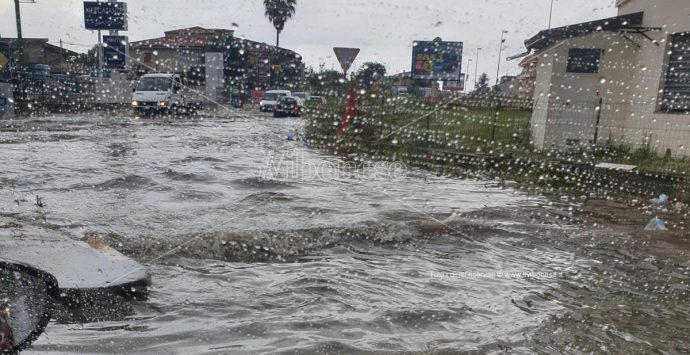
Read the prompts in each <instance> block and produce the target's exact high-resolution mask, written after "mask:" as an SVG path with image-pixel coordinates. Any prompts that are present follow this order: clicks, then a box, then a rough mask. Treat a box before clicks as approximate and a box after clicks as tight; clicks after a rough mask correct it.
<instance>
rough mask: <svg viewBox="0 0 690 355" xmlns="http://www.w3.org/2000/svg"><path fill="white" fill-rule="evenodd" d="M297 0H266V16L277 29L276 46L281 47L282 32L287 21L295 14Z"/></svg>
mask: <svg viewBox="0 0 690 355" xmlns="http://www.w3.org/2000/svg"><path fill="white" fill-rule="evenodd" d="M295 5H297V0H264V8H265V9H266V13H265V14H266V17H268V20H269V21H271V23H272V24H273V27H275V29H276V47H280V33H281V32H283V28H285V22H287V21H288V20H289V19H291V18H292V16H293V15H294V14H295Z"/></svg>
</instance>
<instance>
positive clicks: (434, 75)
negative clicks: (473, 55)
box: [412, 41, 463, 81]
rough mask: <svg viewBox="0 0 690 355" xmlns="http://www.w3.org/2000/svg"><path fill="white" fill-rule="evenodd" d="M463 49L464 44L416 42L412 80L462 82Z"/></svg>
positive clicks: (413, 47)
mask: <svg viewBox="0 0 690 355" xmlns="http://www.w3.org/2000/svg"><path fill="white" fill-rule="evenodd" d="M462 49H463V43H462V42H444V41H415V42H414V44H413V46H412V79H413V80H451V81H460V76H461V71H462V65H461V63H462Z"/></svg>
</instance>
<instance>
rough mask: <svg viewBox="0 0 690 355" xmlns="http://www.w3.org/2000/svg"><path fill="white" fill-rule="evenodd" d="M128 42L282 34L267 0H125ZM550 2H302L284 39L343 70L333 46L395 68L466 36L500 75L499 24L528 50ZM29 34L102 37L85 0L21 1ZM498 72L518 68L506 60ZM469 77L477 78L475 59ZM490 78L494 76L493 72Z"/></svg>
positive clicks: (603, 12)
mask: <svg viewBox="0 0 690 355" xmlns="http://www.w3.org/2000/svg"><path fill="white" fill-rule="evenodd" d="M126 2H127V3H128V5H127V6H128V11H129V31H128V32H127V33H126V35H128V36H129V37H130V40H131V41H135V40H141V39H147V38H153V37H159V36H162V35H163V32H164V31H166V30H170V29H176V28H183V27H189V26H202V27H209V28H232V24H233V23H236V24H238V25H239V26H238V27H237V28H235V29H236V34H237V35H238V36H240V37H244V38H248V39H252V40H256V41H260V42H267V43H273V44H275V32H274V30H273V27H272V26H271V24H270V23H269V22H268V20H266V18H265V17H264V13H263V1H262V0H193V1H192V0H127V1H126ZM549 3H550V0H517V1H516V0H424V1H420V0H378V1H371V0H297V13H296V16H295V17H294V18H293V19H292V20H291V21H290V22H288V23H287V25H286V26H285V30H284V31H283V34H282V36H281V46H282V47H286V48H290V49H292V50H295V51H297V52H298V53H300V54H302V55H303V56H304V58H305V61H306V63H307V65H312V66H314V67H317V66H318V65H319V63H326V67H327V68H331V67H334V68H338V66H337V62H336V60H335V57H334V55H333V53H332V47H334V46H340V47H360V48H362V52H361V53H360V56H359V58H358V60H357V62H355V64H354V65H355V66H359V65H360V64H361V63H363V62H365V61H378V62H382V63H384V64H386V66H387V68H388V70H389V72H390V73H395V72H400V71H403V70H408V71H409V70H410V66H411V51H412V42H413V41H414V40H431V39H433V38H434V37H436V36H440V37H441V38H443V39H444V40H448V41H462V42H465V55H464V60H463V72H466V70H465V68H464V67H465V66H466V64H467V59H468V58H470V57H471V58H473V60H474V58H475V53H476V48H477V47H482V48H483V50H482V52H481V54H480V60H479V71H480V72H487V73H489V76H490V77H492V78H494V77H495V76H496V65H497V59H498V57H497V55H498V47H499V40H500V34H501V30H503V29H505V30H508V31H510V32H509V33H508V34H507V36H506V38H507V41H506V47H507V48H506V51H505V52H504V57H505V54H508V55H510V54H516V53H519V52H521V49H522V48H523V43H524V40H525V39H526V38H528V37H531V36H532V35H534V34H536V33H537V32H538V31H539V30H542V29H546V28H547V26H548V16H549ZM613 3H614V0H555V5H554V16H553V25H554V27H555V26H562V25H567V24H571V23H577V22H584V21H589V20H594V19H598V18H604V17H610V16H615V15H616V9H615V6H614V4H613ZM21 7H22V17H23V31H24V36H26V37H43V38H49V39H50V41H51V42H52V43H58V41H59V40H60V39H62V40H63V41H65V42H69V43H75V44H79V45H67V46H66V47H68V48H70V49H73V50H77V51H81V52H83V51H85V49H86V48H88V47H90V46H92V45H93V44H94V43H96V41H97V36H96V33H95V32H92V31H87V30H85V29H84V21H83V5H82V1H80V0H36V4H22V5H21ZM0 35H2V36H7V37H15V36H16V30H15V26H14V5H13V1H12V0H0ZM502 66H503V69H501V75H505V73H506V69H508V71H509V73H510V74H516V73H517V71H518V68H517V63H515V62H509V63H506V62H503V63H502ZM470 74H471V75H472V76H474V63H473V64H472V65H471V70H470ZM492 80H493V79H492Z"/></svg>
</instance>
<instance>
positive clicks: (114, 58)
mask: <svg viewBox="0 0 690 355" xmlns="http://www.w3.org/2000/svg"><path fill="white" fill-rule="evenodd" d="M127 47H128V46H127V37H125V36H103V67H104V68H105V69H122V70H124V69H125V67H126V66H127V52H128V51H127Z"/></svg>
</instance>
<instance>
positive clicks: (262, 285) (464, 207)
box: [0, 114, 690, 354]
mask: <svg viewBox="0 0 690 355" xmlns="http://www.w3.org/2000/svg"><path fill="white" fill-rule="evenodd" d="M303 126H304V121H302V120H300V119H272V118H268V117H267V116H256V117H252V116H241V115H238V116H228V117H224V118H213V117H201V118H197V119H188V118H187V119H167V120H166V119H148V120H133V119H131V118H130V117H127V116H124V115H106V114H83V115H77V116H70V115H63V116H52V117H45V118H40V119H27V120H22V121H4V122H1V123H0V127H1V128H0V149H1V154H2V165H3V169H1V170H0V186H1V188H0V201H1V205H0V217H2V219H3V221H4V222H3V225H4V227H3V229H4V230H5V232H6V233H5V232H3V235H4V236H5V237H13V238H14V237H16V238H20V237H21V234H22V233H23V229H25V228H27V226H31V227H32V228H33V229H32V230H35V228H40V229H41V230H42V231H44V233H45V234H46V236H49V237H54V238H82V237H83V236H84V235H90V236H94V235H95V236H98V238H103V241H104V242H107V243H108V244H110V245H111V246H113V247H114V248H116V249H118V250H120V251H122V252H123V253H125V254H126V255H129V256H131V257H133V258H135V259H137V260H139V261H141V262H144V263H147V264H149V265H150V267H151V273H152V279H153V285H152V287H151V290H150V297H149V299H148V300H132V301H122V304H123V305H124V306H123V307H122V308H121V309H120V308H117V307H115V308H113V309H111V308H109V309H101V310H98V309H96V310H91V311H92V314H91V318H92V319H91V320H87V321H83V320H82V321H79V322H77V321H69V320H64V319H62V320H60V321H54V322H52V323H51V324H50V325H49V326H48V328H47V330H46V332H45V333H44V334H43V335H42V336H41V338H40V339H39V340H38V341H37V342H36V343H35V344H34V346H33V348H32V349H31V351H28V352H27V353H37V354H38V353H40V354H62V353H64V354H68V353H69V354H71V353H185V354H189V353H209V354H218V353H275V352H279V353H281V352H282V353H309V352H320V353H324V352H328V353H380V352H410V353H429V352H447V353H458V352H460V353H462V352H468V353H471V352H478V353H503V352H507V353H525V354H527V353H535V352H536V353H545V354H546V353H572V354H579V353H654V352H658V353H666V354H679V353H687V352H690V339H689V337H690V316H689V311H690V310H689V307H690V303H689V302H688V301H689V300H688V287H689V285H688V283H689V281H690V280H689V277H690V276H689V274H688V272H689V270H690V263H689V262H688V258H687V253H686V251H687V250H688V242H687V238H686V236H685V234H684V233H683V232H682V228H683V224H682V219H679V220H678V221H676V222H674V223H673V226H672V227H673V229H674V230H676V231H677V232H670V233H661V234H650V233H645V232H642V231H641V230H642V229H643V228H644V226H645V224H646V222H647V221H648V220H649V218H650V216H649V215H648V214H644V213H643V212H641V211H639V210H637V209H635V208H630V207H628V206H623V205H617V204H615V203H613V202H611V201H597V200H587V199H582V198H578V197H574V198H558V199H553V198H545V197H539V196H534V195H530V194H527V193H524V192H521V191H517V190H512V189H509V188H502V187H500V186H498V185H496V184H494V183H493V182H486V181H478V180H460V179H453V178H446V177H438V176H436V175H435V174H428V173H426V172H424V171H419V170H414V169H406V168H405V167H402V166H398V165H384V164H373V163H362V164H358V165H356V166H353V165H349V164H345V163H343V162H342V161H340V160H339V159H338V158H337V157H333V156H328V155H325V154H324V153H321V152H318V151H315V150H312V149H310V148H309V147H307V146H306V145H305V144H303V143H302V142H299V141H294V140H292V139H288V137H292V138H294V137H295V136H296V134H295V132H299V131H300V130H301V128H302V127H303ZM36 196H39V197H40V199H41V201H42V202H43V205H44V207H42V208H39V207H37V206H36V204H35V201H36ZM54 257H56V258H59V257H60V255H55V256H54ZM84 267H88V265H85V266H84Z"/></svg>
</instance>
